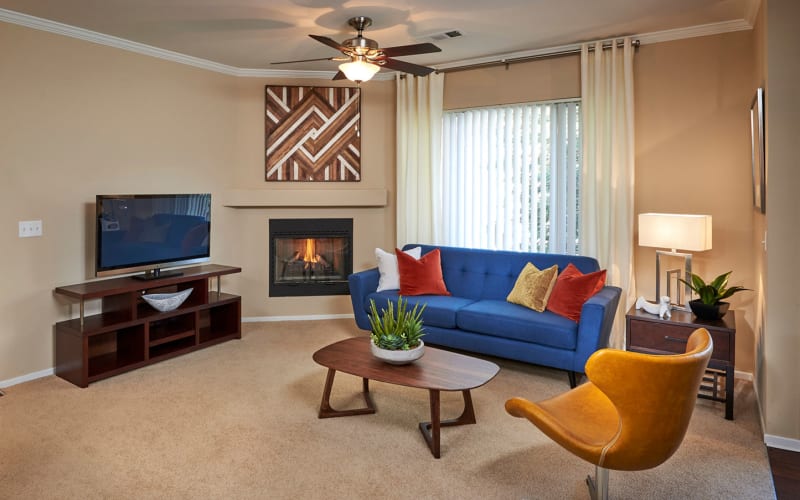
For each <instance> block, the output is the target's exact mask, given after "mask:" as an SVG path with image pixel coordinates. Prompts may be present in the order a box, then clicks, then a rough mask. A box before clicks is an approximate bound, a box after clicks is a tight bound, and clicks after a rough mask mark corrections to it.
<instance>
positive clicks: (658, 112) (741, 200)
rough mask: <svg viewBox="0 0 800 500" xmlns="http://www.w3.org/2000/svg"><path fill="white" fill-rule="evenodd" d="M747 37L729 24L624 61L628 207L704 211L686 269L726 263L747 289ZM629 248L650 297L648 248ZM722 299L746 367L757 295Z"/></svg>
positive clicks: (705, 272) (749, 367) (641, 290)
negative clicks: (699, 245) (629, 64)
mask: <svg viewBox="0 0 800 500" xmlns="http://www.w3.org/2000/svg"><path fill="white" fill-rule="evenodd" d="M751 38H752V35H751V33H750V32H737V33H730V34H724V35H716V36H707V37H700V38H691V39H686V40H679V41H673V42H666V43H658V44H652V45H644V46H642V47H641V48H640V49H639V51H638V53H637V55H636V57H635V62H634V82H635V83H634V85H635V108H636V109H635V113H636V115H635V123H636V174H635V175H636V193H635V203H634V205H635V213H636V214H639V213H644V212H667V213H697V214H710V215H711V216H713V236H712V238H713V249H712V250H709V251H707V252H697V253H695V254H694V258H693V271H694V272H695V273H696V274H699V275H701V276H703V277H705V278H707V279H708V278H713V277H715V276H717V275H718V274H721V273H724V272H727V271H731V270H732V271H733V274H732V275H731V283H732V284H737V285H742V286H745V287H747V288H756V286H757V279H756V277H755V271H754V267H753V247H752V240H753V236H752V235H753V212H754V209H753V205H752V179H751V164H750V142H749V141H750V121H749V109H750V101H751V100H752V98H753V93H754V91H755V87H754V86H753V78H752V67H753V63H752V60H753V47H752V40H751ZM636 237H637V238H638V228H637V236H636ZM634 243H635V242H634ZM634 247H635V269H636V286H637V292H636V295H637V296H639V295H644V296H646V297H647V298H649V299H651V300H653V298H654V296H655V249H653V248H646V247H639V246H638V245H634ZM662 283H663V282H662ZM730 302H731V304H732V308H733V309H736V313H737V316H736V327H737V328H736V369H737V370H741V371H745V372H751V373H752V371H753V345H754V338H753V325H754V324H755V307H754V305H755V303H756V302H757V295H756V294H755V293H753V292H743V293H740V294H737V295H735V296H733V297H732V298H731V299H730Z"/></svg>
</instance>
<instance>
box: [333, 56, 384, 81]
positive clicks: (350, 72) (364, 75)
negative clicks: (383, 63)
mask: <svg viewBox="0 0 800 500" xmlns="http://www.w3.org/2000/svg"><path fill="white" fill-rule="evenodd" d="M380 69H381V68H380V67H379V66H378V65H376V64H370V63H368V62H366V61H360V60H356V61H351V62H346V63H342V64H340V65H339V70H340V71H341V72H342V73H344V76H346V77H347V79H348V80H351V81H354V82H366V81H368V80H369V79H371V78H372V77H373V75H375V73H377V72H378V71H380Z"/></svg>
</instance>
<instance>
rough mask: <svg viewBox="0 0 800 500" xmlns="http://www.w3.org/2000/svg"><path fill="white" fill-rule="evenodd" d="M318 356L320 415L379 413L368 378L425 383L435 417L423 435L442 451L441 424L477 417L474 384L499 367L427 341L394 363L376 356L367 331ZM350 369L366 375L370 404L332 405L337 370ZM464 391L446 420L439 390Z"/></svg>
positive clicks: (420, 386) (421, 386) (435, 450)
mask: <svg viewBox="0 0 800 500" xmlns="http://www.w3.org/2000/svg"><path fill="white" fill-rule="evenodd" d="M314 361H316V362H317V363H318V364H320V365H322V366H325V367H327V368H328V376H327V378H326V379H325V389H324V390H323V392H322V403H321V404H320V406H319V418H330V417H346V416H350V415H364V414H368V413H375V404H374V403H373V402H372V398H371V397H370V394H369V381H370V379H371V380H377V381H378V382H385V383H387V384H395V385H403V386H406V387H416V388H418V389H427V390H428V392H429V394H430V402H431V421H430V422H421V423H420V424H419V430H420V431H421V432H422V435H423V436H424V437H425V441H426V442H427V443H428V447H429V448H430V449H431V453H433V456H434V457H436V458H439V456H440V446H439V431H440V429H441V427H449V426H453V425H465V424H474V423H475V409H474V408H473V406H472V396H471V395H470V390H471V389H474V388H476V387H480V386H482V385H483V384H485V383H487V382H489V381H490V380H492V379H493V378H494V376H495V375H497V372H498V371H499V370H500V368H499V367H498V366H497V365H496V364H494V363H491V362H489V361H484V360H482V359H477V358H472V357H470V356H464V355H463V354H456V353H453V352H448V351H443V350H441V349H436V348H433V347H429V346H425V355H424V356H422V358H420V359H418V360H417V361H415V362H413V363H411V364H409V365H401V366H398V365H390V364H388V363H384V362H383V361H381V360H379V359H376V358H375V357H373V356H372V353H371V352H370V346H369V336H366V337H353V338H349V339H346V340H342V341H340V342H336V343H335V344H331V345H329V346H327V347H323V348H322V349H320V350H319V351H317V352H315V353H314ZM337 370H338V371H341V372H345V373H349V374H350V375H355V376H356V377H361V378H362V379H363V395H364V401H365V402H366V407H364V408H356V409H352V410H335V409H333V408H331V404H330V396H331V388H332V387H333V377H334V376H335V375H336V371H337ZM441 391H461V393H462V394H463V396H464V411H463V412H462V413H461V416H459V417H458V418H455V419H452V420H445V421H442V420H441V418H440V404H439V393H440V392H441Z"/></svg>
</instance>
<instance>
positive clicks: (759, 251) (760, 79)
mask: <svg viewBox="0 0 800 500" xmlns="http://www.w3.org/2000/svg"><path fill="white" fill-rule="evenodd" d="M765 5H766V1H764V2H762V3H761V8H760V9H759V11H758V16H757V17H756V21H755V23H754V26H753V31H752V40H753V84H752V86H753V88H754V89H756V88H758V87H761V88H765V87H766V74H767V70H766V64H767V57H766V37H767V31H766V24H765V23H766V14H765V12H766V9H765ZM766 229H767V218H766V216H765V215H764V214H762V213H761V212H760V211H759V210H753V237H752V238H753V239H752V242H751V246H752V247H753V268H754V279H755V281H754V283H753V289H754V290H755V293H756V304H755V322H754V323H753V326H754V328H753V331H754V336H755V346H754V351H753V352H754V368H753V387H754V388H755V391H756V397H757V398H758V402H759V406H760V407H761V417H762V419H763V418H764V417H765V415H766V404H765V403H766V397H767V386H766V382H767V377H766V368H767V364H766V362H765V361H766V360H765V359H764V354H765V344H764V334H765V332H766V328H765V325H766V303H767V301H766V298H767V290H766V280H767V252H766V250H767V249H766V246H765V242H766V239H767V237H766ZM762 424H763V425H764V427H765V428H766V424H764V423H763V422H762Z"/></svg>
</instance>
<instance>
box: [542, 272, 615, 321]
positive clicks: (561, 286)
mask: <svg viewBox="0 0 800 500" xmlns="http://www.w3.org/2000/svg"><path fill="white" fill-rule="evenodd" d="M605 285H606V270H605V269H603V270H602V271H596V272H593V273H589V274H583V273H581V272H580V270H578V268H577V267H575V266H573V265H572V264H569V265H568V266H567V267H566V269H564V271H562V272H561V274H560V275H559V276H558V279H557V280H556V284H555V286H554V287H553V292H552V293H551V294H550V300H548V301H547V310H548V311H550V312H554V313H556V314H558V315H560V316H564V317H565V318H569V319H571V320H573V321H580V319H581V308H582V307H583V303H584V302H586V301H587V300H589V298H590V297H591V296H592V295H594V294H596V293H597V292H599V291H600V290H602V289H603V287H604V286H605Z"/></svg>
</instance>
